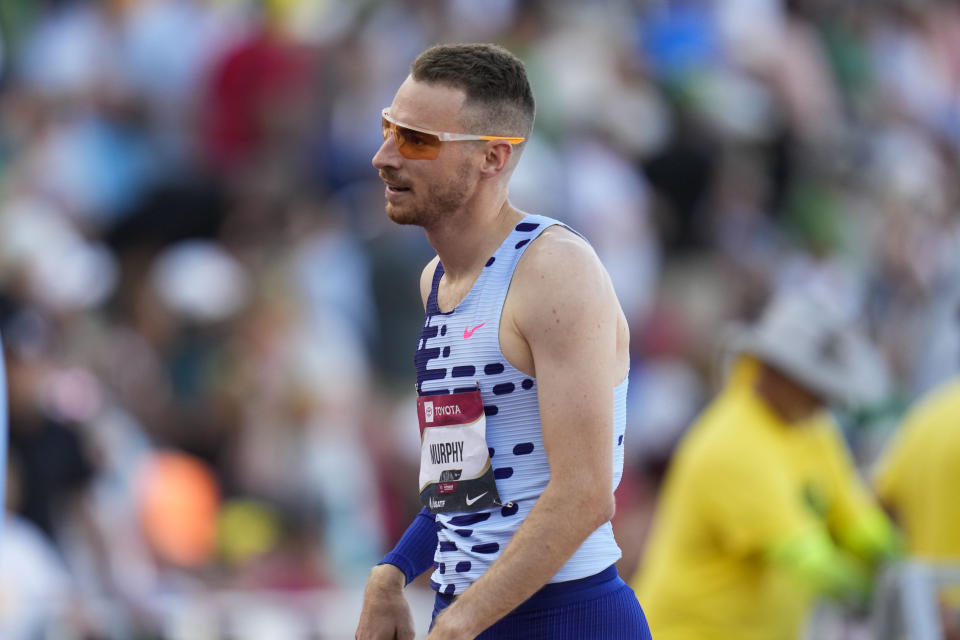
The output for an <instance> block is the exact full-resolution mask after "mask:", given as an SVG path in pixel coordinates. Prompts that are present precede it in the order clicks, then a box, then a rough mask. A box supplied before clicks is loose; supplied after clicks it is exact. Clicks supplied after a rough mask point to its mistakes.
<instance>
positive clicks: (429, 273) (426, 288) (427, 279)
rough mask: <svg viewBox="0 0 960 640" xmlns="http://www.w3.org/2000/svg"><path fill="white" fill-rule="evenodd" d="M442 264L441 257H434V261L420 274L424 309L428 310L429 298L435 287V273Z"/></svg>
mask: <svg viewBox="0 0 960 640" xmlns="http://www.w3.org/2000/svg"><path fill="white" fill-rule="evenodd" d="M439 263H440V256H434V257H433V260H431V261H430V262H428V263H427V266H425V267H424V268H423V271H421V272H420V298H421V299H422V300H423V308H424V309H426V308H427V298H429V297H430V289H431V288H432V286H433V273H434V272H435V271H436V270H437V265H438V264H439Z"/></svg>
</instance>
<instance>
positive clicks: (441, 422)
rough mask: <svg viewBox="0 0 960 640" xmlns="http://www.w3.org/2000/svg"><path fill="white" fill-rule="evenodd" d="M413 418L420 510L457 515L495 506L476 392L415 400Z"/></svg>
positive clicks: (484, 424)
mask: <svg viewBox="0 0 960 640" xmlns="http://www.w3.org/2000/svg"><path fill="white" fill-rule="evenodd" d="M417 417H418V418H419V420H420V502H422V503H423V506H425V507H426V508H427V510H428V511H430V512H431V513H451V512H459V513H462V512H466V511H480V510H481V509H489V508H491V507H493V506H497V505H499V504H500V495H499V494H498V493H497V485H496V482H495V481H494V478H493V468H492V466H491V464H490V453H489V451H488V449H487V418H486V416H485V415H484V413H483V400H482V399H481V398H480V391H469V392H466V393H454V394H450V395H445V396H425V397H420V398H417Z"/></svg>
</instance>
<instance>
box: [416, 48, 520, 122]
mask: <svg viewBox="0 0 960 640" xmlns="http://www.w3.org/2000/svg"><path fill="white" fill-rule="evenodd" d="M411 74H412V75H413V79H414V80H417V81H418V82H427V83H436V84H443V85H446V86H449V87H453V88H456V89H462V90H463V91H464V93H466V95H467V100H466V104H467V106H469V107H476V108H477V111H478V117H477V119H476V121H475V122H470V123H468V124H469V125H470V126H478V127H485V130H483V131H476V132H475V133H486V134H491V135H517V136H523V137H525V138H526V137H529V136H530V132H531V131H532V130H533V118H534V113H535V111H536V106H535V104H534V101H533V91H531V89H530V82H529V81H528V80H527V70H526V68H525V67H524V65H523V62H522V61H521V60H520V59H519V58H518V57H516V56H515V55H513V54H512V53H510V52H509V51H507V50H506V49H504V48H503V47H501V46H499V45H495V44H440V45H436V46H433V47H430V48H429V49H427V50H426V51H424V52H423V53H421V54H420V55H419V56H417V59H416V60H414V61H413V66H412V68H411Z"/></svg>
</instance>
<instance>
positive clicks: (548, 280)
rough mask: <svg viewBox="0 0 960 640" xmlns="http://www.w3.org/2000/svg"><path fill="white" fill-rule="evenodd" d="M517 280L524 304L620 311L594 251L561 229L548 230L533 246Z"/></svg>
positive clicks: (525, 255)
mask: <svg viewBox="0 0 960 640" xmlns="http://www.w3.org/2000/svg"><path fill="white" fill-rule="evenodd" d="M514 278H515V281H514V287H516V288H517V289H518V291H521V292H522V294H523V295H522V296H521V297H522V299H524V300H528V301H533V302H536V303H543V302H547V301H553V302H557V303H565V304H591V303H593V304H595V303H604V306H608V305H609V306H611V307H612V308H615V309H619V303H618V302H617V299H616V295H615V294H614V292H613V286H612V284H611V282H610V278H609V276H608V275H607V271H606V269H604V267H603V264H602V263H601V262H600V258H599V257H597V254H596V252H595V251H594V250H593V247H591V246H590V245H589V244H588V243H587V241H586V240H584V239H583V238H581V237H580V236H578V235H576V234H575V233H573V232H571V231H570V230H569V229H566V228H564V227H561V226H554V227H551V228H549V229H547V230H546V231H544V232H543V233H542V234H541V235H540V237H539V238H537V240H536V241H534V242H533V244H531V245H530V248H529V249H527V251H526V253H524V255H523V258H521V260H520V263H519V264H518V265H517V272H516V275H515V276H514ZM611 310H612V309H611Z"/></svg>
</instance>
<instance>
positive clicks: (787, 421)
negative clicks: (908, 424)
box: [634, 294, 894, 640]
mask: <svg viewBox="0 0 960 640" xmlns="http://www.w3.org/2000/svg"><path fill="white" fill-rule="evenodd" d="M831 311H832V309H830V308H828V307H826V306H825V305H823V304H822V303H818V302H817V301H816V300H815V299H814V298H813V297H811V296H806V295H796V294H795V295H784V296H782V297H778V298H775V299H774V301H773V303H772V304H771V305H770V306H769V307H768V308H767V310H766V312H765V314H764V316H763V318H762V320H761V321H760V322H759V323H758V325H756V327H754V328H752V329H749V330H743V331H741V332H740V333H739V334H738V335H737V336H736V337H735V338H734V339H733V340H732V345H733V347H734V349H735V351H737V352H739V353H740V354H742V355H741V356H740V359H739V360H738V361H737V363H736V365H735V366H734V368H733V370H732V373H731V375H730V378H729V380H728V382H727V386H726V388H725V389H724V390H723V392H722V393H721V394H720V396H719V397H718V398H717V399H716V400H714V402H713V403H712V404H711V405H710V406H709V407H708V408H707V409H706V411H705V412H704V413H703V414H702V416H701V417H700V418H699V420H698V421H697V423H696V424H695V425H694V426H693V428H692V429H691V431H690V433H689V434H688V435H687V436H686V438H685V439H684V441H683V442H682V443H681V444H680V446H679V449H678V451H677V453H676V454H675V456H674V461H673V465H672V467H671V469H670V470H669V472H668V476H667V480H666V483H665V486H664V490H663V493H662V497H661V502H660V507H659V513H658V515H657V516H656V520H655V524H654V529H653V532H652V533H651V539H650V544H649V546H648V547H647V549H646V554H645V558H644V562H643V564H642V566H641V568H640V571H639V573H638V575H637V577H636V578H635V580H634V584H635V586H636V588H637V591H638V595H639V597H640V599H641V601H642V602H643V603H644V606H645V607H647V608H648V611H649V615H650V626H651V629H653V630H654V631H655V633H656V637H657V639H658V640H684V639H691V640H692V639H694V638H696V639H697V640H704V639H709V638H723V639H724V640H731V639H738V638H757V639H760V638H763V639H764V640H769V639H771V638H796V637H798V634H799V633H800V630H801V625H802V623H803V621H804V617H805V615H806V613H807V612H808V609H809V605H810V601H811V596H814V595H819V594H830V595H834V596H838V597H841V598H845V599H848V600H850V601H855V602H857V601H859V602H862V601H863V600H864V599H865V598H866V596H867V595H868V591H869V585H870V575H871V569H872V568H873V567H875V566H876V563H877V562H878V561H880V560H882V559H883V558H884V557H887V556H889V555H890V554H891V553H892V552H893V550H894V537H893V533H892V529H891V527H890V525H889V523H888V521H887V520H886V518H885V517H884V515H883V512H882V511H881V510H880V509H879V508H878V507H877V506H876V505H875V504H874V503H873V502H872V501H871V500H870V498H869V495H868V494H867V492H866V491H865V490H864V488H863V487H862V486H861V485H860V483H859V482H858V481H857V479H856V474H855V471H854V468H853V465H852V463H851V461H850V458H849V454H848V453H847V451H846V447H845V446H844V444H843V441H842V440H841V438H840V435H839V434H838V433H837V432H836V429H835V427H834V425H833V424H832V421H831V420H830V418H829V417H828V416H827V415H826V414H825V413H823V412H822V410H823V409H824V408H825V406H826V405H827V403H828V402H830V401H834V400H845V401H868V400H872V399H874V398H875V397H876V395H877V391H878V390H879V388H880V387H882V386H883V380H882V379H881V378H880V377H879V376H878V375H877V370H878V363H877V362H875V360H874V357H873V355H872V352H871V351H870V349H869V348H868V347H867V345H866V344H865V343H863V342H862V341H861V340H860V339H859V338H858V336H857V335H856V334H854V333H853V332H852V331H851V330H849V329H847V328H846V327H845V326H844V325H845V323H844V322H843V321H842V319H841V318H842V317H841V316H840V315H836V314H833V313H831ZM746 354H749V355H746ZM880 369H881V370H882V368H880Z"/></svg>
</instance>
